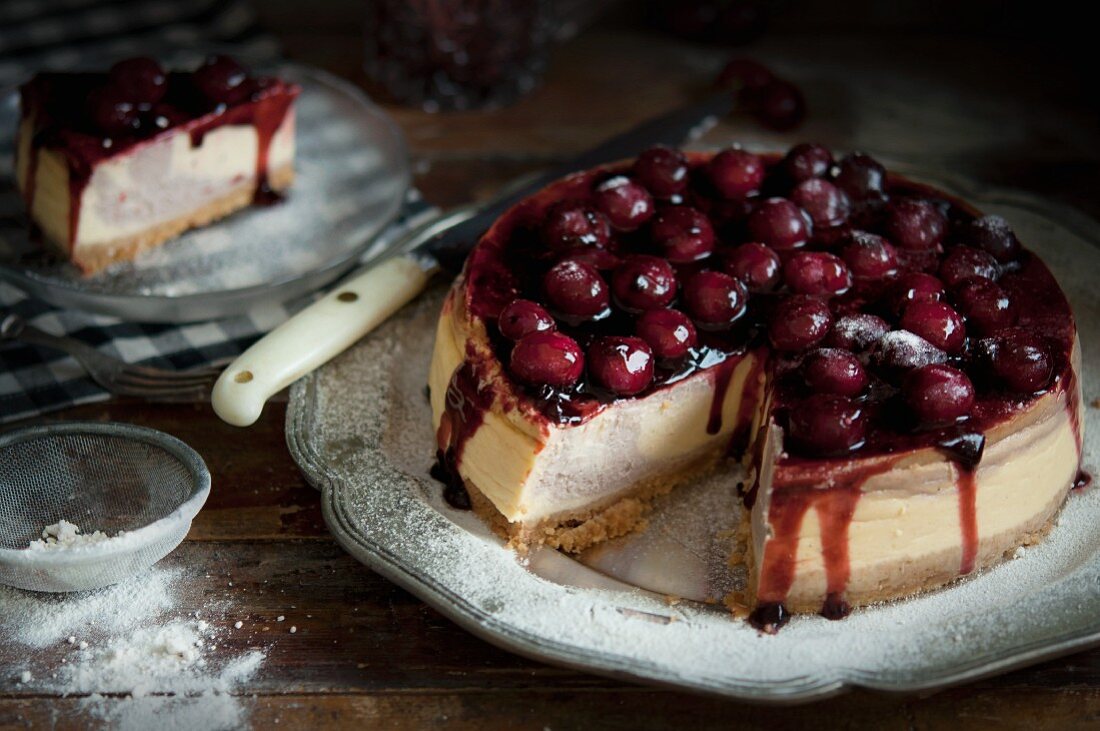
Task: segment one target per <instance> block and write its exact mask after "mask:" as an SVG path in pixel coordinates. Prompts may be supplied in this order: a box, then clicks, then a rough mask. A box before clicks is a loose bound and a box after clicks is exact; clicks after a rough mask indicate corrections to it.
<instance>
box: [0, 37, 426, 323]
mask: <svg viewBox="0 0 1100 731" xmlns="http://www.w3.org/2000/svg"><path fill="white" fill-rule="evenodd" d="M207 50H209V49H192V50H188V51H176V52H172V53H171V54H169V55H168V57H166V58H164V59H163V61H164V63H165V65H166V67H168V68H184V69H185V68H193V67H195V66H196V65H197V64H198V63H199V62H200V61H201V59H202V57H203V55H204V54H205V53H206V51H207ZM108 63H109V62H104V63H103V64H99V65H97V66H91V65H90V66H89V68H93V67H94V68H99V69H102V68H105V67H106V65H105V64H108ZM261 70H262V71H263V72H264V73H268V74H274V75H277V76H280V77H282V78H284V79H287V80H288V81H293V82H296V83H298V84H300V85H301V87H302V95H301V97H299V100H298V102H297V114H298V119H297V139H296V142H297V153H296V160H295V171H296V179H295V182H294V185H293V187H292V188H291V190H290V191H289V193H288V194H287V196H286V199H285V200H284V201H282V202H281V203H279V204H277V205H273V206H269V207H251V208H248V209H245V210H243V211H239V212H237V213H235V214H233V215H232V216H230V217H228V218H226V219H224V220H222V221H219V222H217V223H215V224H213V225H211V226H207V227H204V228H199V229H195V230H192V231H188V232H186V233H184V234H183V235H182V236H180V237H178V238H177V239H174V240H172V241H169V242H167V243H166V244H165V245H164V246H161V247H159V248H157V249H155V250H153V251H149V252H146V253H144V254H142V255H141V256H139V257H138V258H137V259H136V260H134V261H132V262H125V263H121V264H117V265H115V266H112V267H110V268H109V269H107V270H105V271H103V272H100V273H98V274H96V275H95V276H92V277H85V276H82V275H81V274H80V272H79V271H77V270H76V268H75V267H73V266H72V265H70V264H68V263H65V262H58V261H55V260H51V259H50V258H48V257H46V256H43V255H42V253H41V252H42V248H41V246H40V245H39V244H38V243H37V242H35V241H32V240H31V237H30V235H29V231H30V226H29V224H28V222H27V219H26V214H25V212H24V206H23V203H22V200H21V197H20V195H19V192H18V190H17V189H16V188H15V182H14V152H13V146H14V139H13V138H14V133H15V129H16V126H17V124H18V121H19V102H18V94H17V92H16V91H14V90H8V91H6V92H0V281H5V282H8V283H9V284H12V285H14V286H15V287H17V288H18V289H21V290H23V291H24V292H26V293H27V294H29V295H31V296H32V297H36V298H38V299H41V300H44V301H46V302H48V303H50V304H53V305H57V306H60V307H68V308H72V309H80V310H84V311H88V312H95V313H99V314H104V315H111V316H115V317H120V318H123V319H128V320H139V321H142V322H186V321H198V320H205V319H213V318H220V317H227V316H231V315H238V314H241V313H243V312H245V311H246V310H248V309H249V308H252V307H254V306H257V305H260V304H263V303H268V302H283V301H287V300H289V299H292V298H294V297H297V296H299V295H303V294H305V293H307V292H311V291H314V290H316V289H317V288H319V287H321V286H324V285H325V284H327V283H329V282H331V281H333V280H334V279H335V278H336V277H338V276H340V275H341V274H342V273H344V272H345V271H347V270H348V269H349V268H350V267H351V266H353V265H354V264H355V263H356V262H357V261H359V260H360V259H361V257H364V256H370V255H372V253H373V252H371V251H368V250H369V249H370V248H371V246H372V243H373V242H374V241H375V239H376V237H377V235H378V234H379V233H380V232H381V231H383V230H384V228H385V227H386V226H387V225H388V224H389V223H390V222H391V221H392V220H393V219H394V218H395V217H396V216H397V214H398V212H399V211H400V209H401V205H402V203H403V201H404V200H405V195H406V193H407V192H408V190H409V185H410V180H411V172H410V168H409V162H408V153H407V150H406V147H405V141H404V138H403V136H402V134H401V132H400V130H399V129H398V127H397V126H396V125H395V124H394V123H393V121H392V120H391V119H390V118H389V117H388V116H387V115H386V114H385V113H384V112H383V111H382V110H380V109H379V108H378V107H376V106H375V105H374V104H372V103H371V102H370V100H368V99H367V97H366V96H365V95H364V94H363V93H362V92H361V91H360V90H359V89H357V88H356V87H354V86H353V85H351V84H349V83H347V82H345V81H342V80H340V79H338V78H336V77H334V76H332V75H330V74H327V73H325V72H323V71H319V70H317V69H313V68H309V67H306V66H301V65H298V64H293V63H287V62H284V63H278V64H275V65H270V66H264V67H261ZM378 246H381V244H378Z"/></svg>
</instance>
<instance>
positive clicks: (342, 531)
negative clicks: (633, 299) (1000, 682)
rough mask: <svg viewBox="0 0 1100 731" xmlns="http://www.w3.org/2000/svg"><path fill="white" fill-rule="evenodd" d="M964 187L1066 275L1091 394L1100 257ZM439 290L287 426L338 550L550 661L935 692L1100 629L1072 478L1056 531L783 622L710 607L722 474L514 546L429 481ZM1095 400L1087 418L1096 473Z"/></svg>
mask: <svg viewBox="0 0 1100 731" xmlns="http://www.w3.org/2000/svg"><path fill="white" fill-rule="evenodd" d="M964 193H965V195H966V196H967V197H969V198H971V199H972V200H976V202H977V204H978V205H979V206H980V207H982V208H984V209H986V210H987V211H989V212H992V213H999V214H1001V215H1005V216H1006V217H1007V218H1009V219H1010V220H1011V221H1012V222H1013V225H1014V226H1015V228H1016V230H1017V231H1018V233H1019V234H1020V236H1021V238H1022V239H1023V240H1025V241H1027V242H1028V243H1029V245H1030V246H1032V247H1033V248H1034V249H1036V250H1037V251H1038V252H1039V253H1040V254H1041V255H1042V256H1043V257H1044V259H1045V260H1046V261H1047V263H1048V264H1049V265H1050V267H1051V269H1052V270H1053V271H1054V272H1055V274H1056V276H1057V277H1058V278H1059V280H1060V282H1061V283H1062V284H1063V286H1064V288H1065V290H1066V292H1067V294H1068V295H1069V297H1070V299H1071V301H1072V303H1073V305H1074V309H1075V311H1076V313H1077V317H1078V321H1079V325H1080V329H1081V340H1082V342H1083V343H1084V348H1085V351H1086V357H1085V359H1084V360H1085V364H1086V365H1085V368H1086V372H1085V373H1084V375H1083V382H1084V388H1085V393H1086V400H1090V399H1091V397H1092V396H1093V395H1094V394H1096V393H1098V392H1100V385H1098V383H1100V365H1097V364H1095V363H1090V359H1089V357H1088V353H1089V352H1090V351H1091V348H1092V347H1094V346H1093V344H1095V343H1100V297H1097V294H1096V293H1095V291H1094V288H1093V286H1092V283H1091V282H1090V281H1088V279H1089V272H1091V271H1095V267H1096V266H1097V265H1100V252H1098V250H1097V249H1095V248H1093V245H1092V244H1091V243H1090V242H1089V240H1088V239H1087V238H1086V237H1082V236H1081V235H1079V234H1075V233H1074V232H1072V231H1070V230H1068V229H1067V228H1066V227H1064V226H1062V225H1061V224H1059V223H1055V221H1054V217H1052V216H1046V215H1043V214H1042V213H1039V212H1038V211H1041V210H1042V208H1041V206H1039V204H1037V203H1036V204H1034V205H1031V204H1028V205H1024V204H1023V203H1020V202H1017V200H1018V199H1016V198H1006V197H1002V196H999V195H992V194H990V195H989V196H988V198H987V199H986V200H983V199H982V195H981V191H978V192H977V193H975V192H974V191H965V192H964ZM1058 218H1059V220H1063V221H1064V220H1067V219H1066V218H1065V217H1062V216H1059V217H1058ZM1082 260H1084V261H1082ZM440 297H441V292H439V291H436V292H435V293H434V295H433V296H430V297H426V298H424V300H422V301H421V302H419V303H418V304H417V305H415V306H413V307H410V308H408V309H407V310H406V311H405V312H403V313H402V314H401V316H399V317H398V318H396V319H395V320H394V321H392V322H390V323H388V324H387V325H386V327H384V328H383V329H382V330H380V331H379V332H378V333H376V334H375V335H374V336H372V337H371V338H368V339H367V340H365V341H364V342H363V343H361V344H360V345H359V346H357V347H356V348H354V349H353V350H351V351H349V352H348V353H345V354H344V355H343V356H342V357H340V358H338V359H337V360H335V361H333V362H332V363H330V364H329V365H328V366H327V367H325V368H324V369H323V370H322V371H319V372H318V373H316V374H314V375H313V376H312V377H310V378H307V379H305V380H304V381H302V382H300V383H299V384H298V385H297V386H295V388H294V389H293V390H292V394H291V410H290V414H289V416H288V426H287V432H288V442H289V443H290V446H291V451H292V453H293V454H294V456H295V459H296V460H297V461H298V463H299V465H300V466H301V467H302V468H303V470H304V471H305V472H306V473H307V475H308V476H309V477H310V479H311V480H312V481H313V482H314V484H316V485H318V486H323V487H324V488H325V494H324V498H323V505H324V508H325V517H326V520H327V522H328V524H329V526H330V528H331V529H332V530H333V533H334V534H335V535H336V537H337V539H338V540H339V541H340V542H341V543H342V544H343V545H344V546H345V548H347V549H348V550H349V551H350V552H351V553H352V554H353V555H355V556H356V557H357V558H359V559H360V560H362V561H364V562H365V563H367V564H368V565H370V566H371V567H372V568H374V569H375V570H377V571H379V572H381V573H383V574H385V575H387V576H389V577H390V578H392V579H393V580H395V581H396V582H398V583H400V584H401V585H403V586H405V587H406V588H408V589H409V590H410V591H412V592H414V593H416V594H417V595H418V596H420V597H421V598H423V599H424V600H425V601H427V602H429V603H430V604H432V605H433V606H435V607H436V608H437V609H439V610H440V611H442V612H444V613H445V614H447V615H448V616H450V617H451V618H453V619H454V620H455V621H457V622H459V623H460V624H462V625H463V626H465V627H467V628H468V629H470V630H471V631H472V632H475V633H476V634H479V635H481V636H483V637H485V638H486V639H488V640H490V641H492V642H494V643H496V644H499V645H501V646H504V647H506V648H509V649H512V650H515V651H518V652H521V653H523V654H526V655H529V656H535V657H539V658H542V659H545V660H548V661H551V662H558V663H561V664H566V665H570V666H573V667H583V668H587V669H590V670H593V671H597V672H609V673H615V674H618V675H627V676H631V677H634V678H637V679H640V680H647V681H652V682H659V683H662V684H674V685H679V686H685V687H691V688H695V689H699V690H706V691H710V692H716V693H721V694H725V695H729V696H734V697H741V698H756V699H764V698H766V699H770V700H803V699H807V698H811V697H817V696H821V695H825V694H829V693H833V692H836V691H837V690H839V689H841V688H843V687H845V686H852V685H857V686H865V687H873V688H881V689H887V690H899V691H900V690H908V691H913V690H918V689H927V688H932V687H939V686H943V685H946V684H950V683H953V682H959V681H963V680H967V679H970V678H973V677H978V676H979V675H981V674H988V673H991V672H997V671H1001V670H1004V669H1007V668H1010V667H1015V666H1017V665H1020V664H1023V663H1027V662H1033V661H1035V660H1037V659H1039V658H1042V657H1045V656H1049V655H1053V654H1055V653H1058V652H1064V651H1066V650H1067V649H1069V648H1073V647H1083V646H1086V645H1088V644H1090V643H1095V642H1097V641H1100V534H1098V532H1097V531H1096V530H1095V528H1094V526H1095V525H1096V521H1097V518H1098V517H1100V490H1097V489H1096V488H1090V489H1086V490H1083V491H1075V492H1074V493H1073V494H1072V495H1071V496H1070V498H1069V500H1068V502H1067V504H1066V506H1065V509H1064V510H1063V511H1062V513H1061V514H1060V516H1059V518H1058V520H1057V525H1056V526H1055V527H1054V529H1053V530H1052V531H1051V533H1050V535H1049V536H1048V537H1047V538H1046V539H1045V540H1044V541H1043V542H1042V543H1040V544H1039V545H1037V546H1034V547H1030V548H1028V549H1026V550H1024V551H1022V552H1018V553H1019V555H1018V557H1016V559H1015V560H1011V561H1008V562H1006V563H1005V564H1003V565H1001V566H999V567H997V568H994V569H992V570H990V571H987V572H984V573H982V574H980V575H977V576H974V577H972V578H970V579H967V580H965V581H961V582H958V583H956V584H954V585H952V586H950V587H947V588H945V589H943V590H941V591H937V592H933V593H930V594H927V595H924V596H920V597H917V598H914V599H910V600H906V601H901V602H894V603H890V604H884V605H880V606H875V607H870V608H867V609H863V610H857V611H855V612H854V613H853V614H852V616H850V617H849V618H848V619H846V620H844V621H840V622H830V621H828V620H826V619H824V618H822V617H818V616H807V617H798V618H796V619H794V620H793V621H792V622H791V623H790V625H788V626H787V627H786V628H785V629H784V630H783V631H782V632H780V633H779V634H778V635H776V636H764V635H761V634H759V633H757V632H756V631H755V630H753V629H752V628H751V627H749V626H748V624H747V623H745V622H743V621H741V620H738V619H736V618H734V617H732V616H731V615H730V613H729V612H728V611H727V610H726V609H725V608H724V607H722V606H720V605H716V604H715V603H714V601H715V600H716V599H717V598H719V597H720V596H721V595H722V594H723V593H724V592H725V591H726V590H728V588H729V587H730V586H736V585H737V582H738V581H739V580H740V577H738V576H737V575H736V574H733V573H731V572H730V571H729V569H728V567H726V566H725V563H724V561H723V560H722V559H723V557H724V556H726V555H728V552H729V550H730V547H731V546H732V537H731V532H732V529H733V527H734V526H736V525H737V518H738V510H739V507H738V505H737V504H736V502H737V501H736V499H735V497H734V494H733V491H732V490H731V489H730V485H731V482H730V477H729V475H727V476H725V478H720V477H714V478H711V479H707V480H703V481H700V482H699V483H697V484H695V485H693V486H691V487H688V488H685V489H681V490H679V491H677V492H676V493H675V495H674V497H675V500H666V501H664V502H663V503H662V505H661V506H659V507H658V508H657V510H656V513H655V515H654V516H653V518H652V520H651V524H650V527H649V529H648V530H647V531H646V533H644V534H642V535H641V536H640V537H632V538H628V539H626V540H623V541H619V542H617V544H616V545H613V546H608V547H605V548H603V549H599V550H596V551H593V552H590V553H589V554H587V555H586V556H584V557H582V561H583V563H582V562H581V561H577V560H574V559H572V558H570V557H567V556H564V555H562V554H559V553H556V552H553V551H545V550H544V551H540V552H536V553H535V554H533V555H532V556H530V557H529V558H528V559H526V560H521V559H519V558H518V557H517V556H516V555H515V554H514V553H512V552H511V551H509V550H508V549H506V548H505V547H504V546H503V545H502V544H501V541H499V540H498V539H497V538H496V537H495V536H493V535H492V534H491V533H490V532H489V531H488V529H487V528H486V527H485V526H484V525H482V524H481V522H480V521H479V520H478V519H477V518H476V517H474V516H473V515H471V514H470V513H466V512H461V511H455V510H453V509H451V508H449V507H448V506H447V505H446V503H445V502H444V501H443V500H442V499H441V497H440V492H441V488H440V486H439V485H438V483H435V482H434V481H432V480H431V479H430V478H429V477H428V469H429V467H430V465H431V461H432V458H433V435H432V431H431V426H430V413H429V412H430V410H429V408H428V405H427V403H426V400H425V398H424V383H425V382H426V378H427V365H428V363H427V361H428V354H429V353H430V352H431V344H432V337H433V333H434V325H435V321H436V317H437V315H438V307H439V303H440ZM1098 414H1100V412H1097V411H1096V410H1095V409H1089V410H1088V413H1087V414H1086V419H1087V422H1088V423H1087V426H1086V429H1085V434H1086V443H1085V464H1086V467H1088V468H1090V469H1094V468H1095V467H1096V465H1097V461H1096V455H1097V454H1100V451H1098V443H1097V439H1098V438H1100V419H1098V418H1097V416H1098ZM701 515H705V516H706V519H702V518H700V516H701ZM585 563H587V564H588V565H585ZM678 598H682V599H683V600H678Z"/></svg>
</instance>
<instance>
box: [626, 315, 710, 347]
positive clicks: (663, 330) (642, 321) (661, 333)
mask: <svg viewBox="0 0 1100 731" xmlns="http://www.w3.org/2000/svg"><path fill="white" fill-rule="evenodd" d="M634 331H635V332H636V333H637V335H638V337H640V338H641V339H642V340H644V341H646V342H647V343H649V347H650V348H652V349H653V354H654V355H655V356H657V357H658V358H682V357H684V356H685V355H687V352H688V350H689V349H690V348H693V347H695V342H696V339H697V334H696V332H695V325H693V324H692V322H691V318H689V317H688V316H687V315H685V314H684V313H683V312H680V311H679V310H649V311H648V312H646V313H645V314H643V315H642V316H641V317H639V318H638V322H637V323H636V324H635V326H634Z"/></svg>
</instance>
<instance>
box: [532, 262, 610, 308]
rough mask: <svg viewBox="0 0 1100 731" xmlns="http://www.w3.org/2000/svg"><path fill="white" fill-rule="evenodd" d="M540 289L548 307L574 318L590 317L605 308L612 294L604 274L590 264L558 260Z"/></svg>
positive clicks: (546, 275)
mask: <svg viewBox="0 0 1100 731" xmlns="http://www.w3.org/2000/svg"><path fill="white" fill-rule="evenodd" d="M542 286H543V291H545V292H546V299H547V301H548V302H549V303H550V306H551V308H553V309H554V310H556V311H557V312H560V313H562V314H563V315H567V316H569V317H573V318H583V319H587V318H592V317H596V316H598V315H600V314H602V313H603V312H604V311H606V310H607V308H608V305H609V304H610V301H611V297H610V294H609V293H608V291H607V284H606V283H605V282H604V280H603V277H601V276H600V273H599V272H598V271H597V270H596V268H595V267H593V266H591V265H590V264H584V263H582V262H579V261H575V260H573V259H566V260H564V261H560V262H558V263H557V264H555V265H554V266H553V267H551V268H550V270H549V271H548V272H546V274H545V276H544V277H543V280H542Z"/></svg>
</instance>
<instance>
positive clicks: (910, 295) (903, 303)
mask: <svg viewBox="0 0 1100 731" xmlns="http://www.w3.org/2000/svg"><path fill="white" fill-rule="evenodd" d="M945 296H946V293H945V292H944V287H943V282H941V281H940V280H939V279H937V278H936V277H934V276H932V275H931V274H925V273H924V272H911V273H909V274H905V275H903V276H901V277H899V278H898V281H897V282H896V283H895V284H894V292H893V297H892V309H893V311H894V314H896V315H899V316H900V315H901V313H902V312H904V311H905V309H906V308H907V307H908V306H909V304H910V303H911V302H939V301H940V300H942V299H943V298H944V297H945Z"/></svg>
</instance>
